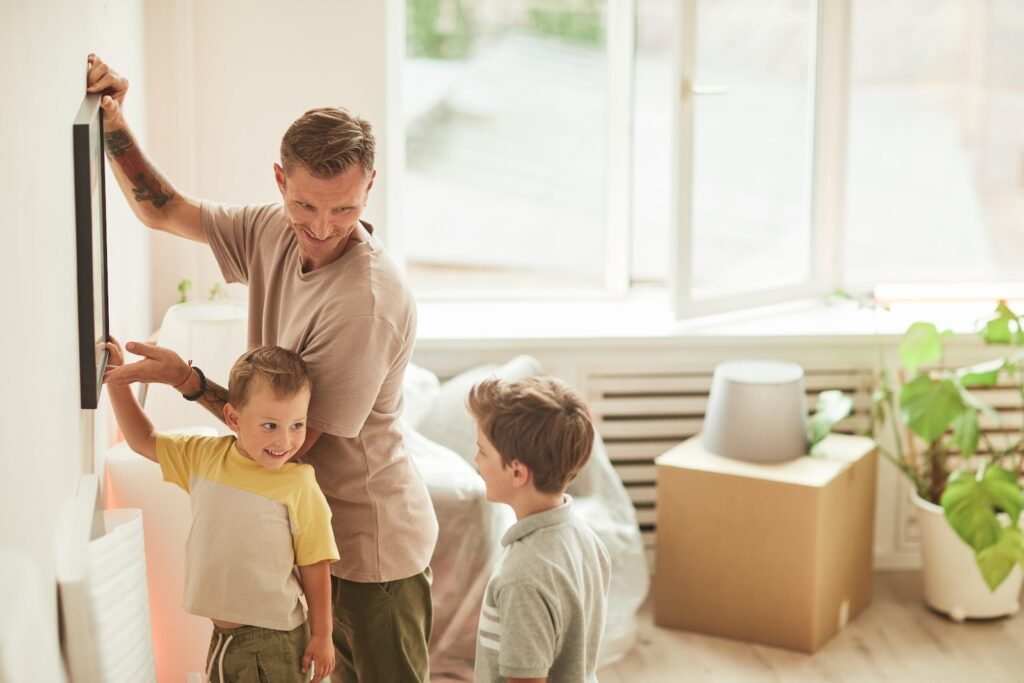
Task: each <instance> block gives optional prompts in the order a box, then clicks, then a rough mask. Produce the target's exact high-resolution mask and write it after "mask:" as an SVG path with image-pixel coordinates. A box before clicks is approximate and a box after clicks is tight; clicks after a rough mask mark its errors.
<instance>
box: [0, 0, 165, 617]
mask: <svg viewBox="0 0 1024 683" xmlns="http://www.w3.org/2000/svg"><path fill="white" fill-rule="evenodd" d="M140 28H141V3H140V1H139V0H35V1H33V2H18V3H14V2H5V3H4V4H3V8H2V10H0V75H2V82H3V84H4V85H3V91H4V95H3V98H2V101H3V106H2V108H0V123H2V125H0V131H2V132H0V159H2V160H3V163H2V164H0V203H2V205H3V206H4V209H5V210H4V214H3V218H2V219H0V220H2V222H3V228H2V231H3V236H4V244H3V249H0V301H2V309H0V310H2V317H0V351H2V354H3V355H2V357H3V360H4V363H3V374H2V377H3V380H2V383H0V387H2V391H0V433H2V434H3V438H2V441H3V448H2V450H0V463H2V474H0V532H2V533H0V544H3V545H8V546H12V547H13V548H15V549H17V550H22V551H24V552H26V553H28V554H29V555H30V556H31V558H32V559H33V560H34V561H35V563H36V564H37V566H38V571H39V575H40V576H41V577H42V578H43V582H44V585H46V586H50V585H53V584H54V556H55V552H54V551H55V544H56V536H57V533H58V521H59V520H58V518H59V514H60V510H61V507H62V505H63V504H64V502H65V501H67V500H68V499H69V498H70V497H71V496H72V495H73V494H74V491H75V489H76V486H77V482H78V478H79V476H80V475H81V474H82V473H84V472H90V471H92V470H93V467H94V465H93V457H94V452H93V444H94V439H95V440H98V441H100V442H101V443H102V444H104V445H105V444H106V439H107V436H108V430H107V426H106V425H107V422H106V419H105V418H104V416H103V414H102V413H101V414H99V415H97V414H94V413H92V412H84V411H82V410H80V408H79V405H80V404H79V385H78V322H77V315H78V314H77V290H76V256H75V215H74V194H73V185H72V150H71V124H72V121H73V119H74V117H75V114H76V113H77V112H78V108H79V106H80V105H81V103H82V98H83V95H84V88H85V71H86V56H87V55H88V53H89V52H90V51H95V52H97V53H99V54H101V55H104V56H106V57H109V58H110V59H111V60H112V61H116V63H118V64H119V65H123V67H124V68H126V69H137V68H141V65H142V52H141V44H142V39H141V34H140ZM142 101H143V98H139V100H138V102H137V103H135V104H134V105H133V106H136V107H137V110H138V111H142V109H143V107H142ZM114 191H115V192H116V190H114ZM108 195H109V193H108ZM108 206H109V214H110V215H109V218H108V221H109V230H110V235H109V240H110V244H111V249H110V261H111V265H110V278H111V285H110V307H111V315H110V320H111V327H112V328H113V331H114V333H115V334H117V333H118V332H120V333H121V334H123V335H136V334H138V332H139V331H140V330H142V329H145V327H146V323H148V318H149V307H148V289H149V268H148V256H147V243H146V237H145V235H144V234H143V232H142V231H141V230H139V229H138V227H137V225H134V224H133V221H132V220H130V219H129V218H128V214H127V210H126V207H118V206H117V205H116V202H110V203H109V205H108ZM94 425H100V426H99V427H97V428H96V429H94ZM55 595H56V594H55V592H51V591H47V594H46V597H45V598H44V603H43V604H40V605H39V606H38V608H39V612H40V614H42V615H44V617H45V618H46V619H47V620H48V623H49V624H50V625H51V626H52V632H53V634H54V637H56V633H57V620H56V609H57V607H56V600H55Z"/></svg>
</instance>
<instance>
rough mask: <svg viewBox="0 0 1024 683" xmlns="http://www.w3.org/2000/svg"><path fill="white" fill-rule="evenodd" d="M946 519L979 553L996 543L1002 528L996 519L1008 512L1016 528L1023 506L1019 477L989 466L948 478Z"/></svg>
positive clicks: (943, 506)
mask: <svg viewBox="0 0 1024 683" xmlns="http://www.w3.org/2000/svg"><path fill="white" fill-rule="evenodd" d="M940 504H941V505H942V509H943V510H944V511H945V513H946V519H947V520H948V521H949V524H950V526H952V527H953V530H954V531H956V533H957V535H958V536H960V538H962V539H964V541H965V542H966V543H967V544H968V545H970V546H971V547H972V548H974V551H975V552H976V553H980V552H981V551H982V550H984V549H985V548H988V547H989V546H991V545H993V544H995V543H996V542H997V541H998V540H999V538H1000V530H1001V529H1002V528H1003V527H1002V525H1001V524H1000V523H999V519H998V517H997V516H996V515H997V513H998V512H1005V513H1006V514H1007V515H1009V517H1010V524H1011V526H1012V527H1016V526H1017V521H1018V520H1019V519H1020V510H1021V507H1022V506H1024V497H1022V495H1021V488H1020V484H1018V483H1017V479H1016V476H1015V475H1014V474H1013V473H1012V472H1010V471H1008V470H1005V469H1003V468H1002V467H987V468H983V469H981V470H979V471H978V473H977V474H974V473H972V472H970V471H968V470H961V471H959V472H956V473H955V474H954V475H953V476H952V477H950V478H949V482H948V483H947V484H946V491H945V492H944V493H943V494H942V500H941V501H940Z"/></svg>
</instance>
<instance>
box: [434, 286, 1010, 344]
mask: <svg viewBox="0 0 1024 683" xmlns="http://www.w3.org/2000/svg"><path fill="white" fill-rule="evenodd" d="M994 307H995V304H994V302H988V301H977V302H973V301H972V302H955V303H900V304H897V305H894V306H893V307H892V308H891V309H890V310H888V311H881V310H878V311H873V310H867V309H862V308H859V307H857V306H856V305H855V304H853V303H852V302H839V303H826V302H824V301H823V300H821V299H814V300H806V301H799V302H793V303H789V304H785V305H777V306H769V307H763V308H757V309H747V310H743V311H737V312H734V313H729V314H721V315H715V316H707V317H703V318H696V319H692V320H687V321H682V322H674V321H673V320H672V315H671V310H670V306H669V302H668V297H667V295H664V294H642V295H634V296H631V297H629V298H627V299H625V300H621V301H443V302H442V301H428V302H421V303H419V305H418V309H419V332H418V335H417V339H418V342H417V343H418V346H419V347H420V348H425V349H426V348H442V347H450V346H451V345H463V344H467V345H474V346H478V345H481V344H485V345H489V344H507V343H512V342H515V343H521V344H522V345H524V346H532V345H543V346H551V345H563V344H572V345H608V344H616V343H621V342H624V341H638V340H643V341H648V342H651V343H653V344H658V343H659V342H664V343H665V344H679V343H681V342H684V341H686V340H693V341H699V342H702V343H706V342H708V341H712V340H714V339H718V338H721V339H738V338H759V339H768V338H793V337H799V338H802V339H808V338H811V339H816V340H821V341H822V342H825V343H827V342H828V341H829V340H830V339H831V340H836V341H843V340H846V341H852V340H853V339H854V338H857V337H873V336H874V335H876V334H881V335H883V336H894V337H895V336H899V335H901V334H903V332H904V331H906V329H907V327H908V326H909V325H910V324H911V323H913V322H915V321H918V320H927V321H930V322H934V323H935V324H936V325H937V326H939V327H940V328H941V329H951V330H953V331H954V332H956V333H958V334H970V333H973V332H974V331H975V330H976V329H977V321H978V320H980V319H983V318H985V317H987V316H988V315H989V313H991V311H992V310H993V309H994ZM1011 307H1013V304H1012V303H1011ZM1019 308H1020V306H1018V309H1019Z"/></svg>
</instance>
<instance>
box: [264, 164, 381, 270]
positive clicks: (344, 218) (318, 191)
mask: <svg viewBox="0 0 1024 683" xmlns="http://www.w3.org/2000/svg"><path fill="white" fill-rule="evenodd" d="M376 174H377V172H376V171H374V172H373V173H371V174H367V173H366V171H365V170H364V169H363V167H362V166H360V165H359V164H354V165H352V166H350V167H349V168H348V169H346V170H345V171H343V172H342V173H340V174H338V175H336V176H334V177H333V178H327V179H324V178H315V177H313V176H312V175H311V174H310V173H309V171H307V170H306V169H305V168H303V167H302V166H301V165H297V166H296V167H295V168H292V169H291V170H289V171H288V174H287V176H286V175H285V172H284V169H282V168H281V166H280V165H278V164H274V175H275V176H276V178H277V186H278V188H279V189H280V190H281V198H282V200H283V202H284V211H285V215H286V216H288V220H289V222H290V223H291V226H292V230H294V231H295V237H296V239H297V240H298V243H299V254H300V258H301V260H302V269H303V270H304V271H306V272H309V271H310V270H316V269H317V268H321V267H323V266H326V265H327V264H328V263H332V262H334V261H335V260H337V259H338V257H340V256H341V255H342V253H344V251H345V247H346V246H347V245H348V239H349V237H350V236H351V235H352V233H353V232H354V231H355V229H356V226H357V225H358V223H359V216H360V215H362V213H363V208H364V207H365V206H366V198H367V196H368V195H369V193H370V188H371V187H373V179H374V177H375V176H376Z"/></svg>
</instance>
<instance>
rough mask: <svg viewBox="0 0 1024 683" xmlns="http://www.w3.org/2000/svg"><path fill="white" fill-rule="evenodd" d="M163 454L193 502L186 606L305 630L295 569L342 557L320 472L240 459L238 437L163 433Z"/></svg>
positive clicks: (167, 473)
mask: <svg viewBox="0 0 1024 683" xmlns="http://www.w3.org/2000/svg"><path fill="white" fill-rule="evenodd" d="M156 453H157V459H158V460H159V462H160V469H161V470H162V471H163V475H164V481H168V482H170V483H172V484H177V485H178V486H180V487H181V488H183V489H184V490H185V491H187V492H188V493H189V496H190V498H191V501H192V528H191V529H190V530H189V535H188V542H187V543H186V546H185V594H184V598H183V600H182V608H184V609H185V611H187V612H189V613H191V614H195V615H197V616H202V617H209V618H212V619H219V620H222V621H233V622H236V623H239V624H247V625H250V626H261V627H263V628H271V629H278V630H284V631H286V630H291V629H293V628H295V627H296V626H298V625H299V624H301V623H302V622H303V621H304V620H305V615H304V614H303V609H302V604H301V603H300V602H299V596H300V595H301V593H302V588H301V585H300V584H299V580H298V572H297V571H296V569H295V566H296V565H308V564H314V563H316V562H320V561H323V560H332V561H333V560H337V559H338V548H337V546H336V545H335V543H334V534H333V533H332V531H331V510H330V507H328V505H327V500H326V499H325V498H324V494H323V493H322V492H321V491H320V487H319V486H318V485H317V482H316V478H315V476H314V474H313V468H312V467H310V466H309V465H301V464H298V463H285V464H284V465H283V466H282V467H281V469H279V470H268V469H266V468H264V467H263V466H261V465H259V464H258V463H255V462H253V461H252V460H250V459H249V458H246V457H245V456H244V455H242V454H241V453H239V452H238V448H236V446H235V437H233V436H221V437H210V436H182V435H166V434H160V435H158V436H157V441H156Z"/></svg>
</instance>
